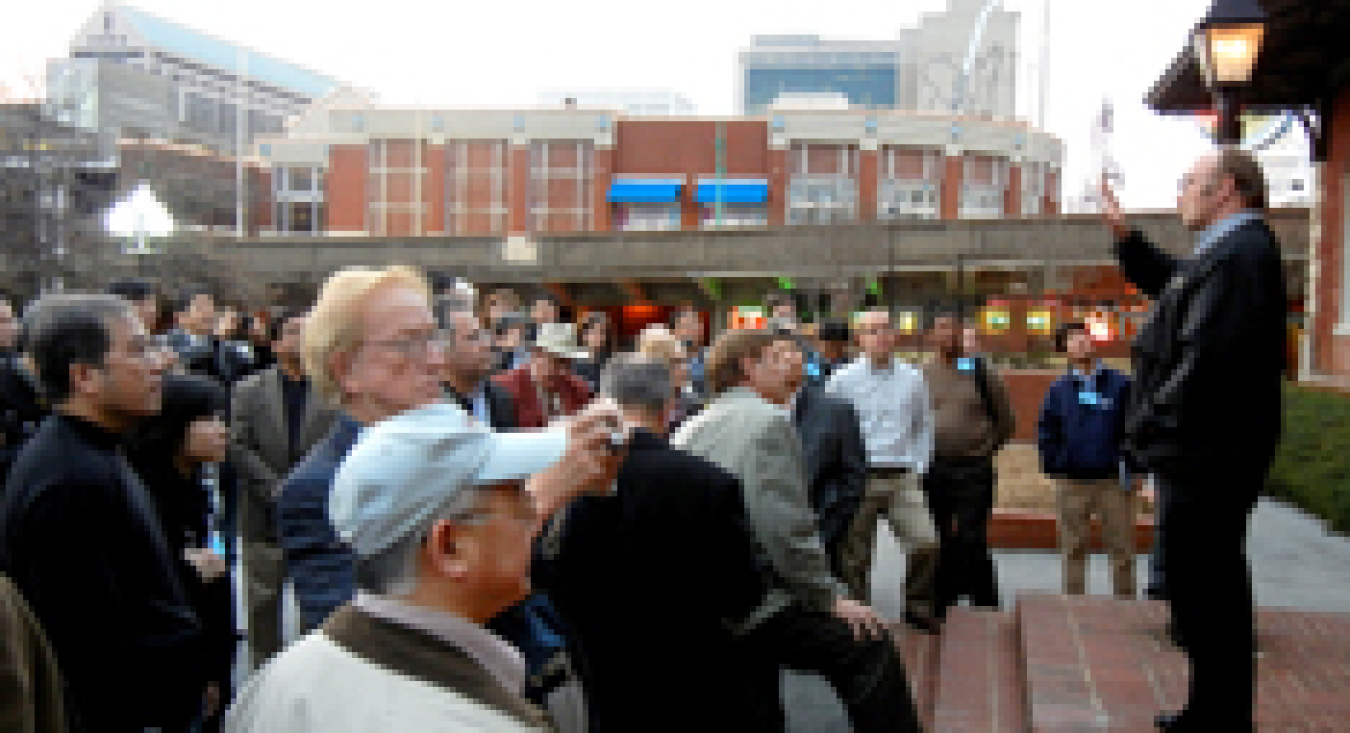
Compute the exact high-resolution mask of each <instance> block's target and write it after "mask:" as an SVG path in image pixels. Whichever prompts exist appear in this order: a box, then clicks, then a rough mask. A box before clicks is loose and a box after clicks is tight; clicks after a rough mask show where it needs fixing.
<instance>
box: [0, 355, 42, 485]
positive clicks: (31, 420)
mask: <svg viewBox="0 0 1350 733" xmlns="http://www.w3.org/2000/svg"><path fill="white" fill-rule="evenodd" d="M17 341H18V343H19V345H18V347H17V348H16V349H15V351H14V352H12V353H11V352H4V351H0V487H3V486H4V485H5V479H6V477H7V476H8V475H9V468H10V466H12V465H14V459H15V458H17V457H18V455H19V451H20V450H22V449H23V446H24V444H25V443H27V442H28V439H29V438H31V437H33V434H34V433H36V432H37V429H38V427H39V426H41V425H42V421H43V420H44V419H46V417H47V415H49V414H50V413H51V405H50V404H49V403H48V402H47V399H46V398H45V397H43V396H42V394H41V388H40V387H39V386H38V380H37V374H35V373H34V372H35V370H34V368H33V362H32V357H31V356H29V355H28V354H27V353H25V350H24V347H23V346H22V341H23V339H18V340H17Z"/></svg>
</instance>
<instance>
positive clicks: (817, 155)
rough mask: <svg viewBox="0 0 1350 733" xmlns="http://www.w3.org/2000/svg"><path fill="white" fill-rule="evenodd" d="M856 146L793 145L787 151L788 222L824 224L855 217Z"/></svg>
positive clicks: (834, 144)
mask: <svg viewBox="0 0 1350 733" xmlns="http://www.w3.org/2000/svg"><path fill="white" fill-rule="evenodd" d="M858 156H859V151H858V146H856V145H841V144H836V143H793V144H792V147H791V148H790V149H789V151H788V174H789V176H790V178H789V183H788V223H789V224H827V223H830V222H844V221H852V220H853V219H854V218H855V217H856V216H857V208H856V204H857V198H858V181H857V173H858Z"/></svg>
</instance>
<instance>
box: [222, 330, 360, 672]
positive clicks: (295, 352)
mask: <svg viewBox="0 0 1350 733" xmlns="http://www.w3.org/2000/svg"><path fill="white" fill-rule="evenodd" d="M304 328H305V312H304V311H300V310H290V311H284V312H282V313H280V314H278V315H277V317H276V318H274V319H273V320H272V323H271V329H270V330H271V334H270V335H271V350H272V352H273V353H274V354H275V355H276V358H277V363H276V364H275V365H274V366H272V367H269V368H267V369H266V370H264V371H261V372H259V373H257V374H254V375H253V376H251V377H248V378H247V379H245V380H244V381H242V382H240V383H239V385H238V386H237V387H235V389H234V395H233V401H232V403H231V408H230V414H231V416H232V419H231V421H230V432H231V436H230V442H231V451H230V457H231V459H232V460H233V461H234V464H235V466H236V468H237V473H238V476H239V482H240V486H239V516H240V521H239V524H240V535H241V540H242V544H243V567H244V598H245V601H246V608H247V612H248V646H249V652H250V656H251V665H252V666H253V667H255V668H256V667H258V666H260V665H261V664H262V663H263V662H264V661H266V660H267V658H268V657H271V656H272V655H273V654H276V653H277V652H279V651H281V588H282V585H283V580H284V577H285V572H284V565H283V564H282V555H281V547H280V545H278V544H277V528H276V521H275V515H276V497H277V493H278V491H279V490H280V489H281V482H282V479H284V478H286V475H287V474H289V473H290V472H291V469H293V468H295V466H296V465H297V464H298V463H300V461H301V460H302V459H304V457H305V455H307V454H308V453H309V451H310V449H311V448H313V447H314V445H315V444H316V443H318V442H319V441H320V440H321V439H322V438H323V436H325V435H327V434H328V431H329V430H331V429H332V427H333V420H334V417H335V413H334V411H333V410H332V408H331V407H329V406H328V405H327V404H325V402H324V401H323V400H322V399H320V398H319V397H318V396H317V395H315V394H314V390H313V388H312V386H311V385H310V382H309V379H308V378H307V377H306V376H305V371H304V365H303V364H302V363H301V359H300V344H301V340H302V339H303V338H304Z"/></svg>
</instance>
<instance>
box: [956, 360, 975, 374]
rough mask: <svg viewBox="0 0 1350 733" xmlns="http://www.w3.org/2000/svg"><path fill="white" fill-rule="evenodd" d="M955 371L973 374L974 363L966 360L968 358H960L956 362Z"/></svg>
mask: <svg viewBox="0 0 1350 733" xmlns="http://www.w3.org/2000/svg"><path fill="white" fill-rule="evenodd" d="M956 371H958V372H973V371H975V361H974V360H973V359H968V358H964V357H963V358H960V359H957V360H956Z"/></svg>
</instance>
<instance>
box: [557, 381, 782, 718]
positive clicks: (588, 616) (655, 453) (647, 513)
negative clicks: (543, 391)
mask: <svg viewBox="0 0 1350 733" xmlns="http://www.w3.org/2000/svg"><path fill="white" fill-rule="evenodd" d="M602 390H603V392H604V394H605V395H607V396H609V397H612V398H613V399H615V401H617V402H618V403H619V407H620V409H621V410H622V412H623V414H624V419H625V422H626V423H627V426H626V427H627V428H628V429H629V430H630V431H631V432H630V438H629V440H628V455H627V458H626V459H625V460H624V463H623V465H622V467H621V468H620V469H619V475H618V479H617V481H616V482H615V490H614V493H613V494H612V495H610V496H586V497H583V498H581V499H578V500H576V501H575V502H573V504H572V505H571V506H570V507H568V509H567V510H566V511H565V512H563V513H562V514H560V515H559V516H558V518H556V519H555V523H554V525H553V526H551V527H550V528H549V529H548V530H547V531H546V532H545V533H544V535H543V537H542V540H541V545H540V549H541V552H540V555H541V556H540V557H539V558H538V559H537V561H536V563H535V570H534V577H535V579H536V580H537V581H539V583H540V584H541V585H542V586H543V587H544V588H545V589H546V590H547V591H548V593H549V596H550V597H551V598H552V599H553V602H554V604H555V605H556V606H557V608H558V610H559V612H560V613H561V614H562V616H563V619H564V621H566V622H567V624H568V626H569V628H570V629H571V630H572V632H573V634H572V635H571V644H572V646H573V647H574V656H575V657H576V659H577V662H578V665H579V667H580V672H581V676H582V681H583V686H584V688H585V690H586V696H587V716H588V719H589V722H590V730H591V731H592V733H604V732H606V731H635V730H645V731H681V732H684V731H690V730H697V729H698V728H700V727H703V728H708V727H711V728H716V729H719V730H747V731H748V730H774V729H775V728H774V724H775V721H774V718H773V715H774V714H775V713H776V711H775V710H773V707H776V705H777V700H776V699H774V700H770V701H769V702H770V704H771V707H769V708H766V707H765V705H764V702H765V700H766V698H765V697H764V695H765V694H770V695H775V694H776V686H774V687H770V688H769V689H767V690H766V689H764V688H756V687H754V682H755V680H757V679H761V678H762V677H763V675H751V674H748V673H747V671H748V670H749V669H750V667H749V666H748V665H749V664H750V662H749V661H748V660H749V658H748V657H747V653H746V652H745V651H743V650H740V649H739V648H738V647H736V646H735V645H734V643H733V638H732V634H731V633H730V631H729V627H730V626H731V625H733V624H738V623H741V622H743V621H744V620H745V618H746V617H747V616H748V615H749V614H750V613H751V612H752V611H753V610H754V609H755V608H756V606H757V605H758V604H759V601H760V600H761V598H762V597H763V595H764V593H765V592H766V590H767V587H766V584H765V578H764V576H763V575H762V574H761V570H760V565H759V563H758V560H757V557H758V556H757V551H756V549H755V545H754V541H753V539H752V537H751V535H750V531H749V528H748V527H747V525H746V519H745V507H744V504H743V501H742V498H741V489H740V483H739V482H738V481H737V480H736V478H735V477H734V476H732V475H731V474H730V473H727V472H726V471H724V470H722V469H721V468H718V467H717V466H715V465H713V464H712V463H709V462H707V461H705V460H703V459H701V458H698V457H696V456H694V455H692V454H690V453H686V452H684V451H681V450H678V449H676V448H672V447H671V446H670V444H669V443H667V442H666V438H665V435H664V434H665V431H666V413H667V411H668V410H669V408H670V407H671V406H672V405H673V404H674V397H675V394H676V393H675V390H674V387H673V385H672V382H671V379H670V375H669V371H668V367H667V366H666V364H665V362H663V361H658V360H655V359H653V358H650V357H638V356H626V355H625V356H619V357H616V358H615V360H614V361H613V362H611V364H610V365H609V367H608V368H607V369H606V371H605V375H604V378H603V380H602ZM635 610H636V611H637V612H634V611H635ZM769 672H771V673H772V675H773V676H774V677H775V678H776V676H777V667H776V665H774V666H773V667H772V668H770V669H769ZM766 712H767V713H768V717H767V719H766V717H765V715H766Z"/></svg>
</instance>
